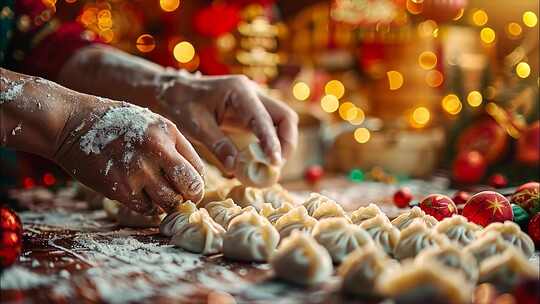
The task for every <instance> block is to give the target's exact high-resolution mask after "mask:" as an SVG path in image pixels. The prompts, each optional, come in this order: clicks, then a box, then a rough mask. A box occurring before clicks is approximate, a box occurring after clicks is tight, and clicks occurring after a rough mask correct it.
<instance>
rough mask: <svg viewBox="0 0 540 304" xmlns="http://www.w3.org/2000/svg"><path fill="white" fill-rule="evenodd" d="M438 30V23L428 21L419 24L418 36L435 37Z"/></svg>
mask: <svg viewBox="0 0 540 304" xmlns="http://www.w3.org/2000/svg"><path fill="white" fill-rule="evenodd" d="M438 29H439V28H438V25H437V22H435V21H433V20H426V21H424V22H420V24H418V34H420V35H421V36H422V37H430V36H435V33H436V31H437V30H438Z"/></svg>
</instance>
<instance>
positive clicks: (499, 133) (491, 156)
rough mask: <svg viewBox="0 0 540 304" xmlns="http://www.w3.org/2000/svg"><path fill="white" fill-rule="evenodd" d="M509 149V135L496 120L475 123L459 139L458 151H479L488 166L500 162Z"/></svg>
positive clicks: (489, 119)
mask: <svg viewBox="0 0 540 304" xmlns="http://www.w3.org/2000/svg"><path fill="white" fill-rule="evenodd" d="M507 147H508V135H507V133H506V131H505V130H504V128H503V127H501V126H500V125H499V124H498V123H497V122H496V121H495V120H494V119H491V118H488V119H483V120H480V121H478V122H475V123H474V124H472V125H471V126H470V127H468V128H467V129H465V130H464V131H463V132H462V133H461V135H460V136H459V138H458V141H457V151H458V152H463V151H478V152H480V154H482V156H483V157H484V159H485V161H486V162H487V163H488V164H492V163H494V162H496V161H497V160H499V159H500V158H501V157H502V156H503V155H504V152H505V151H506V149H507Z"/></svg>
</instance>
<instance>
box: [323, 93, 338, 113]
mask: <svg viewBox="0 0 540 304" xmlns="http://www.w3.org/2000/svg"><path fill="white" fill-rule="evenodd" d="M338 107H339V100H338V99H337V97H336V96H334V95H325V96H324V97H323V98H322V99H321V108H322V109H323V111H325V112H327V113H333V112H335V111H337V109H338Z"/></svg>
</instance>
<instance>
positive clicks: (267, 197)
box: [262, 184, 294, 208]
mask: <svg viewBox="0 0 540 304" xmlns="http://www.w3.org/2000/svg"><path fill="white" fill-rule="evenodd" d="M262 194H263V199H264V202H265V203H267V204H272V207H274V208H279V207H281V206H282V205H283V204H284V203H289V204H292V203H293V202H294V199H293V197H292V196H291V195H290V194H289V192H288V191H287V190H285V189H283V187H281V186H280V185H279V184H275V185H273V186H272V187H269V188H264V189H262Z"/></svg>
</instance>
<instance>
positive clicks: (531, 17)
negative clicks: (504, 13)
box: [523, 11, 538, 27]
mask: <svg viewBox="0 0 540 304" xmlns="http://www.w3.org/2000/svg"><path fill="white" fill-rule="evenodd" d="M523 23H524V24H525V25H526V26H528V27H534V26H535V25H536V24H537V23H538V17H537V16H536V14H535V13H534V12H531V11H526V12H524V13H523Z"/></svg>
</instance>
